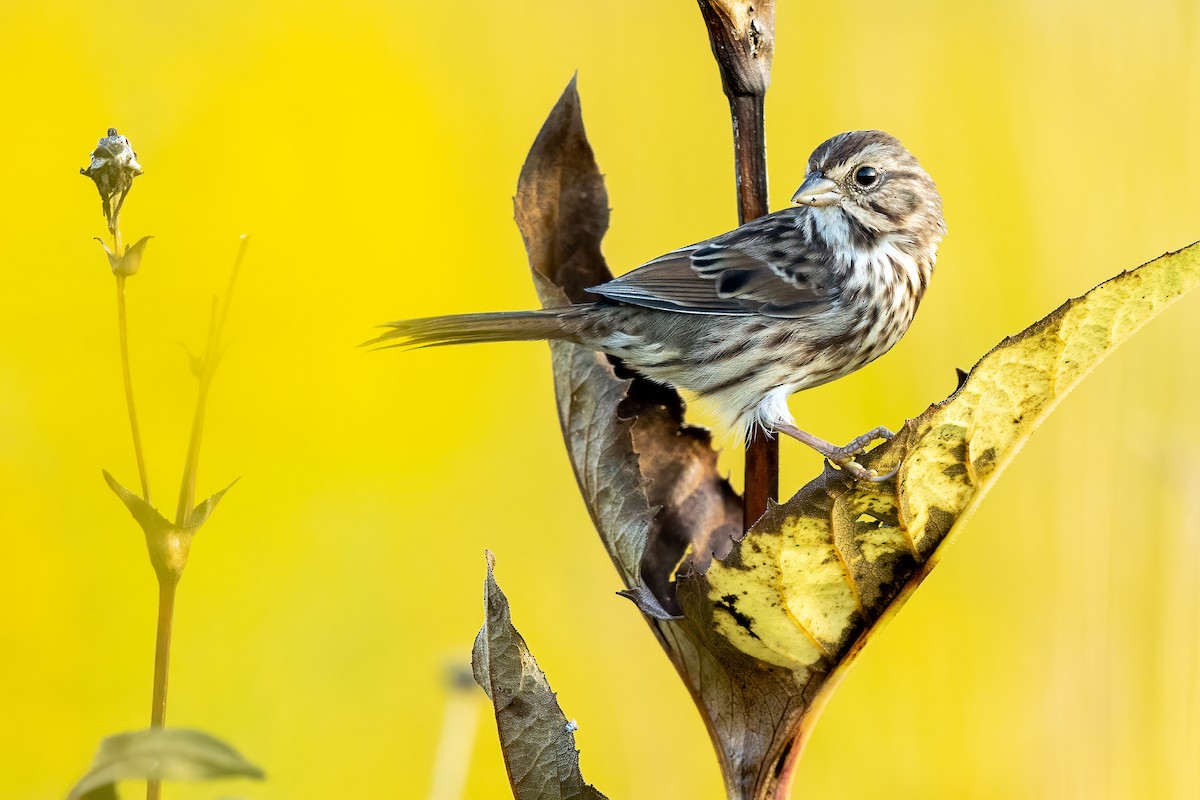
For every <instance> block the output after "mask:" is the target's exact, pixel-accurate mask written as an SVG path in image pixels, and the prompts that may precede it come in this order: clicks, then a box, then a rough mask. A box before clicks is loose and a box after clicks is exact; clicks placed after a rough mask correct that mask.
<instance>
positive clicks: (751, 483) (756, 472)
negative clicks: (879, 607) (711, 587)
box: [697, 0, 779, 530]
mask: <svg viewBox="0 0 1200 800" xmlns="http://www.w3.org/2000/svg"><path fill="white" fill-rule="evenodd" d="M697 5H699V7H700V14H701V16H703V17H704V24H705V26H706V27H707V28H708V39H709V44H711V45H712V51H713V57H714V58H715V59H716V60H717V67H718V68H719V69H720V71H721V86H722V88H723V89H724V90H725V97H726V98H728V100H729V113H730V116H731V117H732V118H733V151H734V166H735V169H736V174H737V197H738V223H739V224H745V223H747V222H749V221H750V220H752V219H754V218H756V217H761V216H762V215H763V214H766V213H767V145H766V141H767V139H766V133H765V130H764V125H763V102H764V99H765V98H766V94H767V86H768V85H769V84H770V75H771V58H772V55H773V54H774V49H775V3H774V0H756V2H753V3H751V2H747V0H697ZM778 496H779V442H778V440H776V439H773V438H767V437H766V436H763V435H759V436H755V437H754V438H753V439H751V440H750V441H749V442H747V443H746V483H745V489H744V490H743V495H742V525H743V527H744V529H745V530H749V529H750V526H751V525H753V524H754V523H755V522H757V521H758V518H759V517H761V516H762V515H763V512H765V511H766V510H767V500H768V499H772V500H773V499H776V498H777V497H778Z"/></svg>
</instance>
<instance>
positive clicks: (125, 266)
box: [106, 236, 154, 277]
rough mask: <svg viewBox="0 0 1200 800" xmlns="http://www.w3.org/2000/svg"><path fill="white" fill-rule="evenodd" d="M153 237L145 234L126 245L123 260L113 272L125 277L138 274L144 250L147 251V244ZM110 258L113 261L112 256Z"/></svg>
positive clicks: (114, 267) (122, 255)
mask: <svg viewBox="0 0 1200 800" xmlns="http://www.w3.org/2000/svg"><path fill="white" fill-rule="evenodd" d="M153 238H154V237H153V236H143V237H142V238H140V239H138V240H137V241H136V242H134V243H133V244H131V245H129V246H128V247H126V248H125V252H124V253H122V254H121V260H120V261H118V262H117V263H116V265H115V266H113V272H114V273H116V274H117V275H124V276H125V277H129V276H130V275H136V274H137V271H138V270H139V269H141V267H142V252H143V251H145V249H146V245H147V244H148V243H149V242H150V240H151V239H153ZM106 249H107V248H106ZM109 260H110V262H111V260H112V259H111V257H110V259H109Z"/></svg>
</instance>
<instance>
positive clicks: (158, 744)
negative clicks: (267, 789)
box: [67, 728, 264, 800]
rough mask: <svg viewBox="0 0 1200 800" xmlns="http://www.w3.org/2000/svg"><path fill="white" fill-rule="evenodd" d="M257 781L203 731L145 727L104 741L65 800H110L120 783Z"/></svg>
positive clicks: (255, 771) (257, 774)
mask: <svg viewBox="0 0 1200 800" xmlns="http://www.w3.org/2000/svg"><path fill="white" fill-rule="evenodd" d="M263 777H264V776H263V772H262V770H260V769H259V768H258V767H256V766H254V765H253V764H251V763H250V762H249V761H246V759H244V758H242V756H241V754H240V753H238V752H237V751H236V750H234V749H233V748H232V747H230V746H229V745H227V744H225V743H224V742H222V741H221V740H219V739H216V738H214V737H212V736H210V735H209V734H207V733H204V732H203V731H197V730H191V729H188V728H151V729H149V730H144V731H132V732H129V733H119V734H116V735H115V736H109V737H107V738H105V739H104V741H102V742H101V743H100V749H99V751H98V752H97V753H96V758H95V759H94V760H93V761H92V768H91V769H90V770H88V773H87V774H86V775H84V776H83V777H82V778H80V780H79V782H78V783H77V784H75V788H73V789H72V790H71V793H70V794H69V795H68V796H67V800H77V799H79V798H87V800H115V798H116V797H117V793H116V787H115V784H116V783H117V781H123V780H163V781H209V780H215V779H218V778H254V779H256V780H262V778H263Z"/></svg>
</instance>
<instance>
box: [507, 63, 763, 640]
mask: <svg viewBox="0 0 1200 800" xmlns="http://www.w3.org/2000/svg"><path fill="white" fill-rule="evenodd" d="M514 206H515V212H516V220H517V225H518V227H519V228H520V229H521V234H522V236H523V237H524V239H525V247H526V250H527V251H528V254H529V262H530V266H531V267H532V269H533V278H534V284H535V286H536V287H537V290H538V295H539V297H540V298H541V300H542V304H543V305H544V306H546V307H553V306H561V305H565V304H567V303H570V302H577V301H578V302H586V301H588V300H591V299H594V297H592V296H591V295H588V294H587V292H586V291H585V290H586V288H587V287H589V286H595V285H596V284H598V283H603V282H604V281H606V280H609V279H611V278H612V273H611V272H610V271H609V269H608V267H607V265H606V264H605V263H604V257H603V256H602V255H601V254H600V242H601V239H602V238H603V236H604V233H605V231H606V230H607V229H608V216H609V211H608V194H607V192H606V191H605V189H604V180H603V178H602V177H601V175H600V169H599V167H597V165H596V160H595V156H594V155H593V153H592V148H591V145H590V144H588V141H587V136H586V134H585V132H584V129H583V118H582V114H581V112H580V106H579V95H578V92H577V91H576V88H575V79H574V78H572V80H571V82H570V83H569V84H568V85H567V88H566V90H565V91H564V92H563V94H562V96H561V97H560V98H559V100H558V102H557V103H556V104H555V106H554V109H553V110H552V111H551V112H550V116H549V117H548V118H547V119H546V122H545V124H544V125H543V126H542V129H541V131H540V132H539V133H538V136H537V139H536V141H535V142H534V144H533V148H532V149H531V150H530V152H529V157H528V158H527V159H526V161H525V166H524V167H523V168H522V170H521V177H520V180H519V181H518V184H517V196H516V199H515V201H514ZM551 351H552V357H553V365H554V381H555V391H556V395H557V397H558V412H559V419H560V421H561V423H562V428H563V437H564V439H565V440H566V444H567V450H568V453H569V454H570V457H571V464H572V466H573V467H574V469H575V476H576V478H577V479H578V481H579V488H580V490H581V491H582V492H583V496H584V500H585V502H586V503H587V506H588V510H589V511H590V512H591V515H592V520H593V521H594V522H595V524H596V528H597V530H598V531H599V532H600V536H601V538H602V539H603V541H604V544H605V547H606V548H607V549H608V552H609V555H610V556H611V557H612V559H613V562H614V563H615V564H616V566H617V571H618V572H619V573H620V575H621V578H622V580H623V581H624V583H625V586H626V588H627V589H636V591H635V592H633V593H632V594H631V595H629V596H631V597H632V599H634V600H635V602H638V603H639V606H640V607H641V608H642V609H643V610H644V611H645V612H646V613H648V614H650V615H651V616H656V617H662V616H669V615H671V614H677V613H678V604H677V603H676V601H675V593H674V590H673V588H671V586H670V582H671V580H672V577H673V575H674V572H675V568H676V566H677V565H678V564H679V563H680V560H681V559H683V558H684V555H685V553H687V552H688V550H689V548H690V549H691V552H692V553H693V554H694V555H693V556H692V558H693V559H694V560H695V562H696V564H697V565H698V566H704V565H706V564H707V560H708V559H709V557H710V554H711V553H712V552H716V553H718V554H723V553H725V552H728V550H729V547H730V545H731V543H732V539H733V537H735V536H740V535H741V501H740V500H739V498H738V496H737V494H736V493H735V492H734V491H733V489H732V488H730V486H729V484H728V482H727V481H726V480H725V479H724V478H722V477H721V476H720V475H719V474H718V473H717V465H716V453H714V452H713V450H712V449H711V443H710V439H709V434H708V432H707V431H705V430H703V429H701V428H696V427H692V426H687V425H684V424H683V402H682V401H681V400H680V399H679V396H678V395H677V394H675V392H673V391H671V390H669V389H666V388H664V387H662V386H659V385H656V384H653V383H651V382H649V381H646V380H643V379H641V378H638V377H636V376H634V375H632V374H630V373H628V372H627V371H626V370H624V369H623V367H621V366H620V365H619V364H618V363H616V362H614V361H613V360H610V359H609V358H608V357H606V356H604V355H601V354H598V353H595V352H593V351H591V350H588V349H585V348H582V347H579V346H577V345H573V344H570V343H560V342H556V343H554V344H552V345H551ZM664 509H665V510H664ZM651 597H652V598H653V599H654V601H655V602H641V599H642V598H651Z"/></svg>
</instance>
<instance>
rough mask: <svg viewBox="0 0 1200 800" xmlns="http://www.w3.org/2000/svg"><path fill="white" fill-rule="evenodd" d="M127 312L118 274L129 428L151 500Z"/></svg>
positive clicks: (116, 239)
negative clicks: (135, 400)
mask: <svg viewBox="0 0 1200 800" xmlns="http://www.w3.org/2000/svg"><path fill="white" fill-rule="evenodd" d="M120 242H121V234H120V233H114V234H113V243H114V244H115V245H116V246H117V250H115V251H114V252H116V253H117V255H118V258H119V257H120V246H121V245H120ZM126 316H127V315H126V312H125V276H124V275H118V276H117V330H118V334H119V338H120V341H121V372H122V375H123V376H124V379H125V405H126V406H127V407H128V409H129V428H130V430H131V431H132V433H133V456H134V458H135V459H136V460H137V470H138V478H139V479H140V480H141V482H142V499H143V500H145V501H146V502H147V503H149V502H150V477H149V476H148V475H147V473H146V457H145V455H144V453H143V451H142V431H141V428H140V427H139V426H138V415H137V406H136V405H135V404H134V402H133V376H132V374H131V373H130V370H129V324H128V321H127V319H126Z"/></svg>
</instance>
